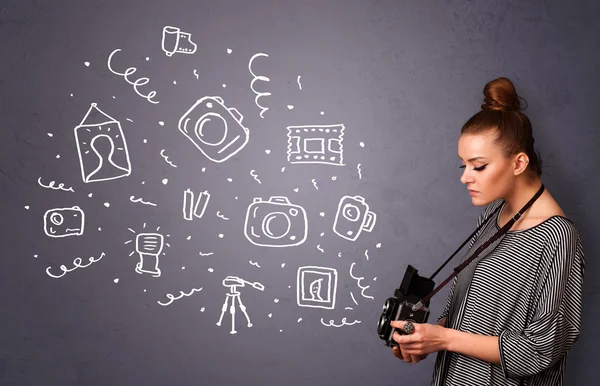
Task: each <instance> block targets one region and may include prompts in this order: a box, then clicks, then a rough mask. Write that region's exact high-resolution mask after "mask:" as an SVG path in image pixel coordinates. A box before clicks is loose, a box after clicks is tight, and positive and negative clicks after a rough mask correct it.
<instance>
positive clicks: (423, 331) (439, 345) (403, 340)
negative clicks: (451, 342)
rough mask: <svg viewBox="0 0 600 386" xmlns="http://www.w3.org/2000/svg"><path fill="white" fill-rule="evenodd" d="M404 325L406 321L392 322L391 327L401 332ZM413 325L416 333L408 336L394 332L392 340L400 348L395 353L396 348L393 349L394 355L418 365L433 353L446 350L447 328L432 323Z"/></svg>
mask: <svg viewBox="0 0 600 386" xmlns="http://www.w3.org/2000/svg"><path fill="white" fill-rule="evenodd" d="M404 324H406V322H405V321H404V320H395V321H392V322H390V326H392V327H394V328H396V329H399V330H402V328H403V327H404ZM413 325H414V327H415V328H414V331H413V332H412V333H411V334H408V335H403V334H400V333H399V332H398V331H394V335H392V339H393V340H394V341H396V342H397V343H398V346H399V349H398V350H397V351H394V350H395V348H393V349H392V351H393V352H394V355H396V356H397V357H398V358H403V359H404V361H406V362H409V361H410V363H416V362H418V361H419V360H423V359H425V357H427V355H428V354H430V353H432V352H436V351H441V350H446V347H447V342H448V338H447V336H448V334H447V331H448V329H447V328H445V327H442V326H440V325H437V324H430V323H413ZM407 359H409V360H407ZM413 360H416V362H414V361H413Z"/></svg>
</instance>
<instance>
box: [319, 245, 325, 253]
mask: <svg viewBox="0 0 600 386" xmlns="http://www.w3.org/2000/svg"><path fill="white" fill-rule="evenodd" d="M317 249H318V250H319V251H321V252H323V253H325V251H324V250H323V248H321V244H319V245H317Z"/></svg>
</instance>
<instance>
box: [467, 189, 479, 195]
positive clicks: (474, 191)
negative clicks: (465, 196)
mask: <svg viewBox="0 0 600 386" xmlns="http://www.w3.org/2000/svg"><path fill="white" fill-rule="evenodd" d="M469 194H470V195H471V196H474V195H476V194H479V192H478V191H476V190H470V189H469Z"/></svg>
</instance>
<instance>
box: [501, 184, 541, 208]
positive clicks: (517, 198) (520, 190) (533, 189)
mask: <svg viewBox="0 0 600 386" xmlns="http://www.w3.org/2000/svg"><path fill="white" fill-rule="evenodd" d="M541 186H542V180H541V178H539V177H537V178H535V179H529V178H526V177H523V178H521V179H518V180H517V181H516V183H515V185H514V186H513V188H512V189H511V191H510V192H509V193H508V194H507V195H506V196H505V197H502V198H503V199H504V201H506V205H505V207H504V211H505V213H506V214H507V215H510V217H512V216H514V215H515V213H517V212H518V211H519V210H521V208H523V207H524V206H525V204H527V203H528V202H529V200H531V199H532V198H533V196H534V195H535V194H536V193H537V191H538V190H539V189H540V187H541ZM544 193H545V192H544ZM544 193H542V196H543V195H544ZM530 209H531V207H530ZM530 209H528V210H527V211H529V210H530ZM527 211H526V212H527Z"/></svg>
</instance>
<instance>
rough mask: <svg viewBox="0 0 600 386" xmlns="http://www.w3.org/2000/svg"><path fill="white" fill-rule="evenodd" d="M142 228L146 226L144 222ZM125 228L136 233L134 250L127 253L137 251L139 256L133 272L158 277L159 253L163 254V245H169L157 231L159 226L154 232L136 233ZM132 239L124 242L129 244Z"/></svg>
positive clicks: (159, 271) (159, 272)
mask: <svg viewBox="0 0 600 386" xmlns="http://www.w3.org/2000/svg"><path fill="white" fill-rule="evenodd" d="M143 228H144V229H145V228H146V223H144V226H143ZM127 229H129V231H130V232H132V233H134V234H136V238H135V250H134V251H132V252H131V253H130V254H129V256H131V255H133V254H134V253H136V252H137V253H138V255H139V257H140V261H138V263H137V264H136V265H135V272H137V273H139V274H140V275H142V274H144V273H149V274H151V275H152V276H153V277H159V276H160V274H161V270H160V268H159V267H158V264H159V260H160V255H161V254H162V255H164V253H163V248H164V246H165V245H166V246H167V247H170V245H169V243H166V242H165V237H164V236H163V235H162V234H160V233H158V230H159V229H160V227H158V228H156V232H143V233H137V232H136V231H134V230H133V229H131V228H127ZM167 237H169V235H167ZM132 241H133V240H127V241H126V242H125V244H129V243H131V242H132Z"/></svg>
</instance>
